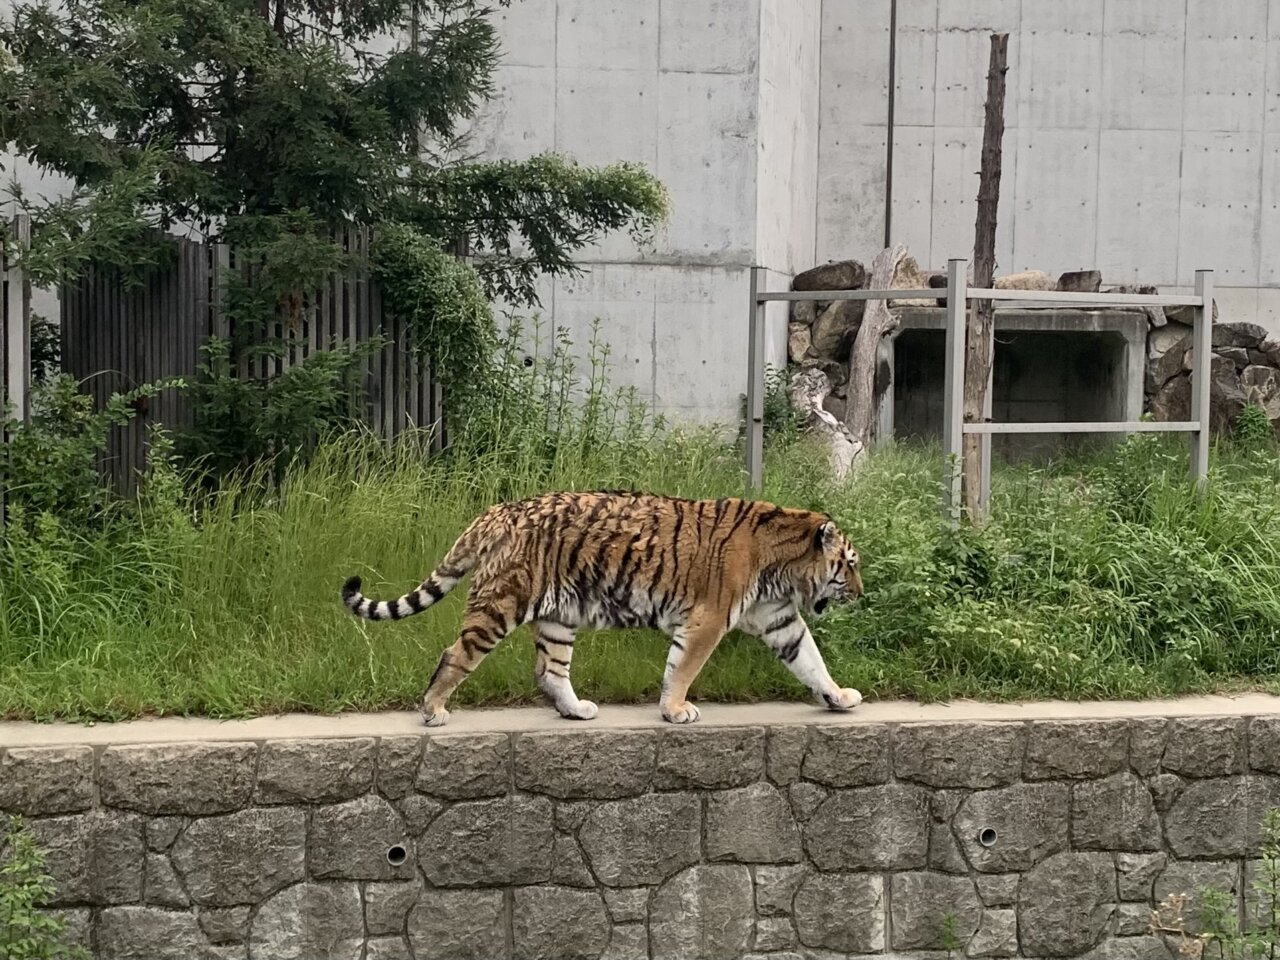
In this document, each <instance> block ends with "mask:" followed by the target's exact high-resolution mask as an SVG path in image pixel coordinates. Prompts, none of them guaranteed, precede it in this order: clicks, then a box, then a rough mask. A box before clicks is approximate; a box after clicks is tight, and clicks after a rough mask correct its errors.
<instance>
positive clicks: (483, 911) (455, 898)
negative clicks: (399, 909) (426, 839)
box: [409, 890, 507, 960]
mask: <svg viewBox="0 0 1280 960" xmlns="http://www.w3.org/2000/svg"><path fill="white" fill-rule="evenodd" d="M504 900H505V894H504V893H503V891H501V890H432V891H431V895H430V896H426V897H423V898H422V899H420V900H419V901H418V904H417V906H415V907H414V908H413V910H411V911H410V913H409V944H410V945H411V946H412V947H413V955H414V956H415V957H417V958H418V960H493V958H494V957H505V956H507V924H506V906H505V903H504Z"/></svg>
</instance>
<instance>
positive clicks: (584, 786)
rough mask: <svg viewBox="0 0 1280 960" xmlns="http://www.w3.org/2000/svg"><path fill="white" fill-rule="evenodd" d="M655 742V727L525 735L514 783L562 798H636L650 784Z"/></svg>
mask: <svg viewBox="0 0 1280 960" xmlns="http://www.w3.org/2000/svg"><path fill="white" fill-rule="evenodd" d="M656 743H657V738H656V737H655V735H654V733H653V731H651V730H595V731H589V732H583V733H577V732H575V733H574V735H573V736H571V737H566V736H565V735H564V734H563V733H561V732H559V731H557V732H553V733H525V734H521V735H520V737H519V738H518V739H517V740H516V753H515V768H516V787H518V788H519V789H521V790H528V791H530V792H531V793H545V794H548V795H549V796H553V797H559V798H561V799H564V800H570V799H582V798H584V797H596V798H599V799H601V800H612V799H616V798H618V797H634V796H635V795H636V794H639V793H644V792H645V791H646V790H647V789H648V788H649V782H650V780H651V779H652V776H653V757H654V750H655V746H656Z"/></svg>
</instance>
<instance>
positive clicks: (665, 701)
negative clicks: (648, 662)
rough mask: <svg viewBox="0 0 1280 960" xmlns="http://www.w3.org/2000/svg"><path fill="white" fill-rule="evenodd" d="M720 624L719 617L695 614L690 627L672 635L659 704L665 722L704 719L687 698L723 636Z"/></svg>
mask: <svg viewBox="0 0 1280 960" xmlns="http://www.w3.org/2000/svg"><path fill="white" fill-rule="evenodd" d="M721 622H722V618H721V617H719V616H715V615H710V616H708V615H698V614H695V616H694V617H693V618H692V619H691V621H690V622H689V623H688V624H686V625H685V626H683V627H677V628H676V629H675V630H674V631H673V632H672V636H671V649H670V650H668V651H667V666H666V671H665V672H664V673H663V675H662V696H661V698H660V699H659V701H658V709H659V710H660V711H661V712H662V719H664V720H667V721H669V722H671V723H693V722H694V721H695V720H697V719H698V717H699V716H701V714H700V713H699V711H698V708H697V707H695V706H694V705H693V704H692V703H690V702H689V700H688V699H687V698H688V694H689V687H691V686H692V685H693V681H694V680H696V679H697V678H698V673H699V671H701V670H702V667H703V666H704V665H705V664H706V662H707V659H708V658H709V657H710V656H711V651H713V650H715V648H716V646H717V645H718V644H719V643H720V638H721V637H723V636H724V631H723V630H722V629H720V623H721Z"/></svg>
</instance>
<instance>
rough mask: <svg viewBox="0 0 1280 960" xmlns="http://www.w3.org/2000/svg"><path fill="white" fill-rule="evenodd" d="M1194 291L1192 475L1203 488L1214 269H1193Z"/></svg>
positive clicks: (1206, 472) (1206, 464) (1206, 469)
mask: <svg viewBox="0 0 1280 960" xmlns="http://www.w3.org/2000/svg"><path fill="white" fill-rule="evenodd" d="M1195 294H1196V296H1197V297H1199V298H1200V305H1199V306H1197V307H1193V308H1192V310H1191V318H1192V319H1191V343H1192V349H1193V351H1194V360H1193V361H1192V365H1191V366H1192V370H1191V419H1192V420H1194V421H1195V423H1196V429H1195V430H1194V431H1193V432H1192V434H1191V479H1192V480H1194V481H1195V484H1196V487H1197V488H1199V489H1201V490H1203V489H1204V485H1205V481H1206V480H1208V478H1209V419H1210V418H1209V371H1210V369H1211V368H1212V360H1211V353H1212V350H1213V271H1212V270H1197V271H1196V289H1195Z"/></svg>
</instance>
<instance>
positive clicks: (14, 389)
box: [0, 214, 31, 421]
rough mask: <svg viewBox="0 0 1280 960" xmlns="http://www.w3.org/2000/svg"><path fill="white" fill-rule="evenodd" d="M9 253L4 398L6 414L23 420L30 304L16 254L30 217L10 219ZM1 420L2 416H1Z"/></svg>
mask: <svg viewBox="0 0 1280 960" xmlns="http://www.w3.org/2000/svg"><path fill="white" fill-rule="evenodd" d="M10 242H11V245H12V246H11V249H10V251H8V252H9V254H10V256H8V257H6V258H5V265H4V269H5V280H6V281H7V283H8V286H9V295H8V297H7V299H6V301H5V304H4V319H5V324H4V357H5V371H4V394H5V396H4V399H5V401H7V403H8V414H9V415H11V416H13V417H14V418H15V419H16V420H20V421H23V420H26V419H27V416H28V415H29V413H30V405H31V404H30V399H29V397H28V391H29V389H30V386H31V305H30V299H29V297H28V295H27V282H26V277H25V271H23V269H22V268H21V267H20V266H18V264H17V261H16V257H13V254H16V253H17V252H18V251H19V250H21V249H22V248H23V247H25V246H26V245H27V244H28V243H30V242H31V219H30V217H28V216H26V215H25V214H20V215H19V216H16V217H14V218H13V220H12V221H10ZM0 419H2V418H0Z"/></svg>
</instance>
